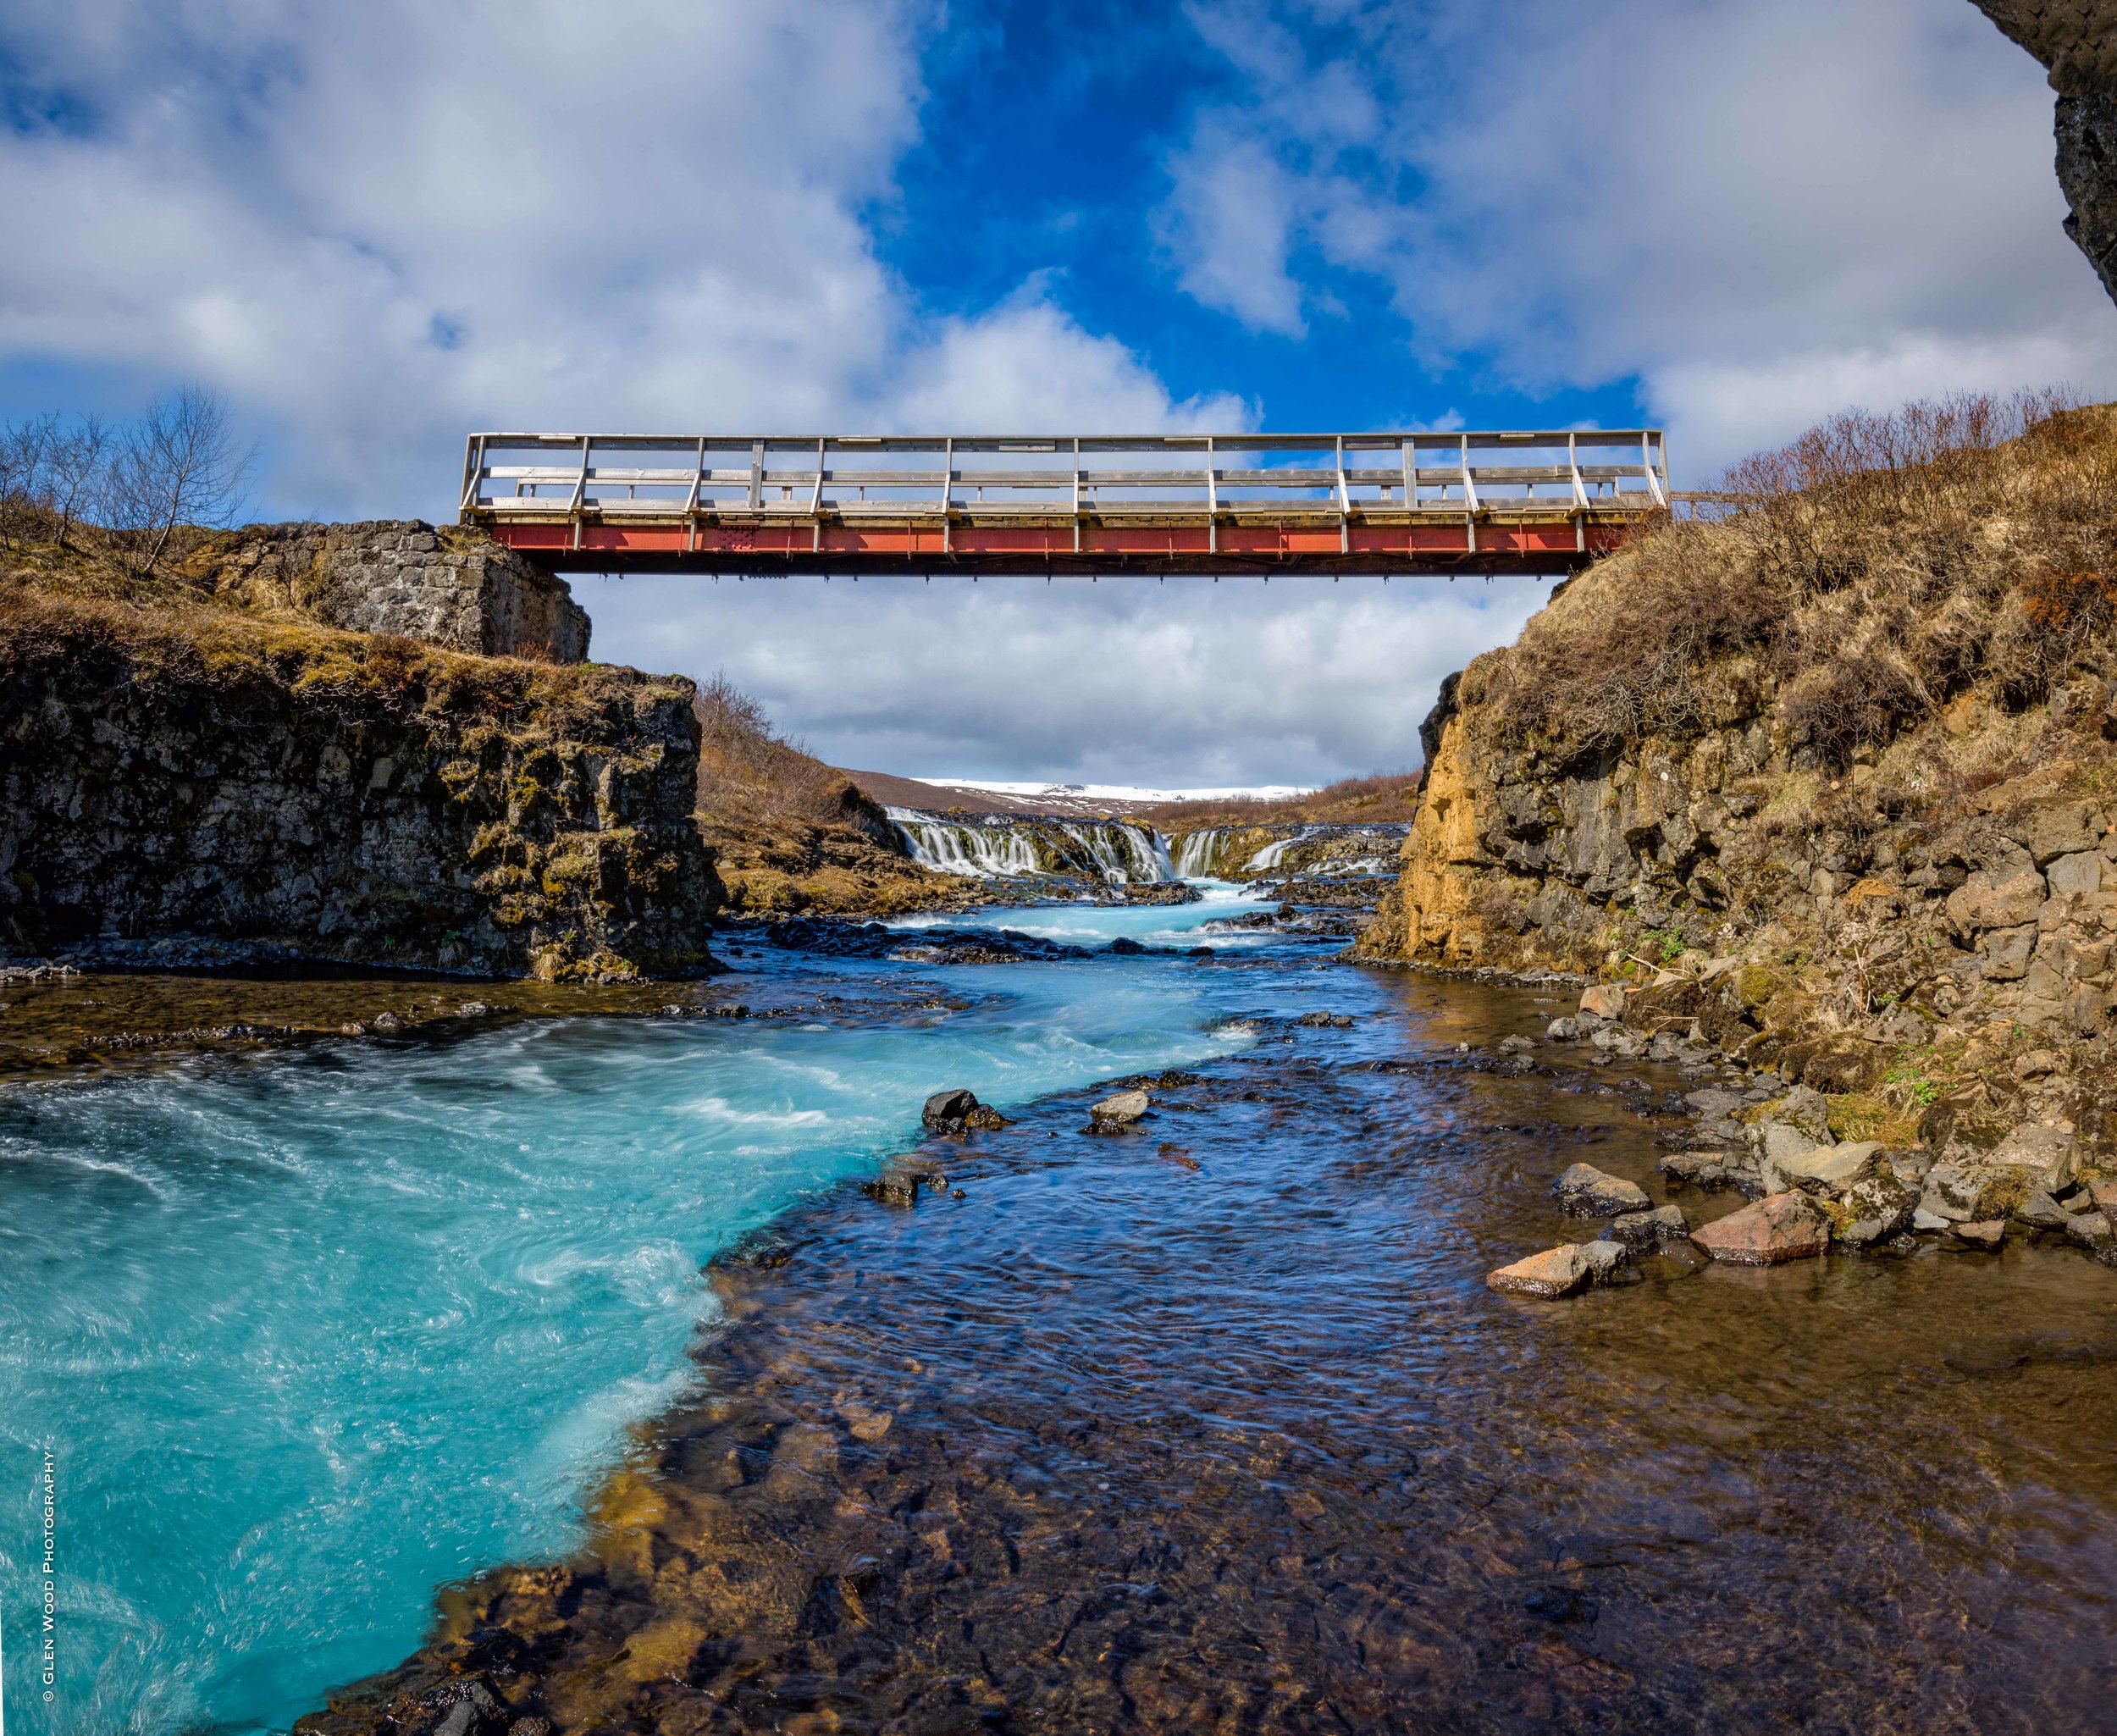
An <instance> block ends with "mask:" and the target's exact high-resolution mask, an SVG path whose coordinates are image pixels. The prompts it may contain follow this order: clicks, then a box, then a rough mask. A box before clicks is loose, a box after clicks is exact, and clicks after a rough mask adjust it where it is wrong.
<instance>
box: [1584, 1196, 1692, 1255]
mask: <svg viewBox="0 0 2117 1736" xmlns="http://www.w3.org/2000/svg"><path fill="white" fill-rule="evenodd" d="M1602 1233H1603V1235H1604V1236H1605V1237H1606V1238H1607V1239H1608V1240H1610V1241H1621V1242H1622V1243H1624V1245H1625V1246H1626V1247H1655V1246H1657V1245H1658V1244H1660V1243H1661V1242H1664V1241H1684V1240H1685V1239H1686V1238H1688V1237H1689V1235H1690V1233H1691V1226H1690V1223H1689V1220H1688V1219H1686V1218H1685V1217H1684V1216H1683V1208H1682V1207H1681V1206H1659V1207H1656V1208H1655V1209H1654V1210H1652V1211H1648V1212H1621V1213H1619V1214H1617V1216H1616V1217H1614V1218H1612V1219H1611V1220H1610V1221H1609V1223H1607V1224H1606V1225H1604V1226H1603V1231H1602Z"/></svg>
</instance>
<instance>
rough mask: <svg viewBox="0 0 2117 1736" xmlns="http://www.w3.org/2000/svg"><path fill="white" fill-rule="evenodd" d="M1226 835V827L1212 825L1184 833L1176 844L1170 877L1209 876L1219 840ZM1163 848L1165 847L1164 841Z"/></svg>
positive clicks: (1194, 878)
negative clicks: (1198, 830)
mask: <svg viewBox="0 0 2117 1736" xmlns="http://www.w3.org/2000/svg"><path fill="white" fill-rule="evenodd" d="M1158 835H1159V834H1157V836H1158ZM1227 835H1228V829H1227V827H1224V826H1213V827H1208V828H1207V829H1206V830H1205V831H1203V832H1186V833H1184V834H1183V841H1182V842H1181V843H1179V844H1178V845H1177V846H1176V860H1175V864H1174V865H1173V866H1172V868H1171V870H1170V873H1171V876H1172V877H1174V878H1175V879H1177V880H1205V879H1209V878H1211V877H1212V875H1213V862H1214V860H1215V859H1216V858H1218V857H1219V854H1220V840H1221V839H1222V838H1225V837H1226V836H1227ZM1163 848H1164V849H1167V845H1166V843H1164V846H1163Z"/></svg>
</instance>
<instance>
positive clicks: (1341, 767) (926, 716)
mask: <svg viewBox="0 0 2117 1736" xmlns="http://www.w3.org/2000/svg"><path fill="white" fill-rule="evenodd" d="M574 589H575V592H576V594H578V596H579V597H580V598H581V599H582V600H583V603H585V604H586V605H587V606H588V608H589V611H590V613H591V614H592V615H593V616H594V620H595V633H596V646H597V654H598V655H618V654H620V653H621V652H622V655H625V656H626V657H627V658H628V659H630V660H632V661H639V662H643V663H645V664H648V665H649V666H675V667H678V668H688V669H698V670H704V671H710V670H712V669H714V668H716V667H724V668H725V669H726V670H727V672H728V674H729V676H730V677H732V679H733V680H734V681H735V682H736V683H737V684H738V686H740V687H742V688H744V689H745V690H746V691H748V692H750V693H753V694H757V695H759V696H760V698H762V699H765V700H766V703H767V704H768V705H770V706H771V708H772V710H774V712H775V715H777V716H781V717H783V718H788V719H793V720H798V725H799V731H800V733H802V734H803V735H804V737H805V738H807V741H808V743H809V745H810V747H811V748H812V749H814V750H815V751H816V752H818V753H821V754H822V755H824V756H825V757H826V759H830V760H833V761H835V762H836V763H837V764H839V765H846V766H858V767H861V768H863V769H865V770H879V771H898V772H904V773H908V774H909V775H912V776H926V777H937V776H943V775H953V776H956V777H1050V778H1053V779H1072V780H1075V781H1079V782H1089V781H1113V780H1114V781H1120V782H1143V783H1154V784H1172V785H1184V784H1196V785H1206V784H1213V783H1223V782H1225V783H1263V782H1275V781H1285V782H1324V781H1326V780H1328V779H1329V778H1332V777H1341V776H1344V775H1346V773H1348V772H1354V771H1378V770H1395V769H1399V768H1402V767H1406V766H1412V765H1415V764H1417V763H1418V722H1419V719H1420V718H1421V717H1422V716H1423V715H1424V713H1425V711H1426V709H1427V708H1428V707H1429V705H1432V703H1433V698H1434V690H1435V688H1437V687H1438V686H1439V684H1440V678H1441V677H1443V676H1444V675H1445V674H1446V673H1447V672H1449V671H1450V670H1451V669H1460V668H1461V667H1462V666H1463V664H1464V663H1466V662H1467V661H1469V659H1470V658H1471V657H1473V656H1474V655H1477V654H1478V653H1479V651H1481V650H1485V649H1486V648H1487V647H1489V646H1490V645H1493V644H1500V643H1502V642H1504V641H1505V640H1507V639H1512V637H1513V636H1514V635H1515V634H1516V633H1517V632H1519V631H1520V629H1521V626H1522V623H1523V622H1524V621H1525V620H1526V619H1527V618H1528V616H1529V614H1530V613H1531V612H1532V611H1534V610H1535V609H1536V608H1537V607H1539V606H1540V605H1541V603H1542V601H1543V599H1544V597H1545V595H1546V594H1548V592H1549V586H1548V584H1546V583H1541V582H1539V581H1534V580H1528V579H1495V580H1493V581H1491V582H1490V583H1486V582H1484V581H1483V580H1463V581H1461V582H1459V583H1455V584H1451V583H1449V582H1448V581H1447V580H1445V579H1423V580H1401V579H1400V580H1396V581H1393V582H1391V583H1390V584H1388V585H1386V586H1385V585H1384V584H1383V583H1381V582H1380V581H1379V580H1377V579H1373V578H1362V579H1353V578H1347V579H1345V580H1344V581H1342V582H1341V583H1335V584H1334V583H1332V582H1331V581H1330V580H1329V579H1328V578H1321V579H1318V578H1302V579H1293V578H1278V579H1274V580H1273V581H1272V582H1271V583H1269V584H1267V583H1263V582H1261V581H1259V580H1257V579H1256V578H1246V579H1228V580H1224V581H1223V582H1222V583H1219V584H1215V583H1213V581H1212V580H1210V579H1208V578H1180V579H1179V578H1171V579H1169V581H1168V582H1167V583H1157V582H1156V581H1154V580H1152V579H1143V578H1106V579H1104V580H1103V581H1101V582H1100V583H1090V582H1089V581H1087V580H1086V579H1077V578H1061V579H1056V580H1053V581H1052V582H1051V583H1048V584H1047V583H1046V582H1045V581H1043V580H1042V579H1038V578H1004V579H987V580H985V581H983V582H981V583H976V584H973V583H971V582H970V580H968V579H965V578H957V577H945V578H944V577H943V576H942V575H939V574H937V575H935V577H934V578H933V581H932V583H931V584H930V585H929V584H927V583H923V582H922V581H921V580H920V579H919V578H880V579H876V578H870V579H865V580H863V581H862V582H861V583H859V584H854V583H851V582H849V581H848V580H844V579H837V580H833V581H832V583H829V584H827V585H826V584H825V583H823V582H822V581H821V580H820V579H788V580H781V581H766V582H758V581H750V582H748V583H736V582H735V581H733V580H732V579H731V580H723V581H721V583H718V584H715V583H712V582H711V581H710V580H705V581H701V580H698V579H686V578H650V579H649V578H627V579H622V580H620V579H589V580H576V581H575V583H574ZM790 628H792V629H793V630H789V629H790Z"/></svg>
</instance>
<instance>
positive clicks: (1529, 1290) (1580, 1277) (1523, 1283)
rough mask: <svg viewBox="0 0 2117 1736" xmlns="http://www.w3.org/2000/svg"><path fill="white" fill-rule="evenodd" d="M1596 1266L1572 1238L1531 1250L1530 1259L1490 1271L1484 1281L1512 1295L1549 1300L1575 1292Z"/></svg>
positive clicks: (1493, 1287) (1492, 1287) (1585, 1281)
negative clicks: (1535, 1251) (1571, 1240)
mask: <svg viewBox="0 0 2117 1736" xmlns="http://www.w3.org/2000/svg"><path fill="white" fill-rule="evenodd" d="M1593 1271H1594V1268H1593V1267H1592V1266H1591V1265H1590V1264H1589V1262H1588V1259H1587V1257H1586V1256H1585V1255H1584V1254H1583V1253H1582V1252H1581V1251H1580V1250H1579V1248H1578V1247H1575V1246H1574V1245H1573V1243H1571V1242H1561V1243H1560V1244H1559V1245H1558V1246H1557V1247H1547V1248H1545V1250H1544V1252H1542V1253H1540V1254H1531V1255H1530V1256H1529V1257H1528V1258H1527V1259H1526V1260H1517V1261H1516V1262H1515V1263H1513V1264H1512V1265H1511V1266H1502V1267H1501V1268H1500V1269H1498V1270H1497V1271H1495V1272H1488V1273H1486V1274H1485V1280H1484V1281H1485V1283H1486V1285H1488V1286H1489V1287H1490V1288H1491V1289H1494V1290H1497V1291H1501V1292H1503V1293H1504V1294H1506V1295H1508V1296H1542V1297H1544V1298H1545V1299H1547V1300H1548V1299H1550V1298H1551V1297H1554V1296H1571V1295H1572V1294H1573V1291H1576V1290H1578V1289H1579V1288H1580V1287H1581V1285H1584V1284H1585V1283H1587V1281H1588V1280H1589V1276H1590V1275H1591V1274H1592V1273H1593Z"/></svg>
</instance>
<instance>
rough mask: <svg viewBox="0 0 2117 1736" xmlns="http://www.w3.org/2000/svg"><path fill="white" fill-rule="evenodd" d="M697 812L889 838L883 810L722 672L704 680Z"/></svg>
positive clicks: (749, 823) (744, 822) (755, 823)
mask: <svg viewBox="0 0 2117 1736" xmlns="http://www.w3.org/2000/svg"><path fill="white" fill-rule="evenodd" d="M692 710H694V711H695V712H696V713H697V714H698V719H699V812H700V813H701V814H705V815H711V816H712V818H713V819H714V820H716V821H719V822H721V824H724V825H732V826H735V827H778V826H784V825H787V824H789V823H793V824H806V825H811V826H838V825H851V826H854V827H857V828H858V829H860V830H861V831H865V832H870V833H871V834H873V835H875V836H876V838H878V841H887V839H888V838H890V835H891V834H890V832H889V827H888V824H887V821H885V820H884V819H883V817H882V810H880V809H879V808H878V807H876V805H875V804H874V803H873V802H871V800H869V799H868V798H867V797H866V796H865V795H863V794H862V793H860V790H859V788H857V787H856V786H855V785H854V783H853V782H852V780H851V779H850V778H848V777H846V775H845V774H844V773H843V771H839V770H838V769H837V767H836V766H826V765H825V764H824V762H823V761H822V760H819V759H817V758H816V757H815V755H813V754H810V753H809V752H808V751H807V750H806V749H804V748H803V747H802V745H801V744H799V742H795V741H790V740H788V738H786V737H785V736H783V735H782V734H781V733H779V731H778V730H777V728H776V727H773V724H772V721H771V718H769V717H768V716H766V714H765V709H764V707H763V706H762V705H759V704H758V703H757V701H756V700H754V699H751V698H750V697H749V695H748V694H744V693H742V692H740V691H738V689H737V688H736V687H735V686H734V684H733V683H731V682H730V681H729V680H728V679H727V677H726V676H725V675H723V674H716V676H714V677H713V678H712V679H711V680H710V681H706V682H702V683H699V689H698V696H697V698H696V699H694V700H693V702H692Z"/></svg>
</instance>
